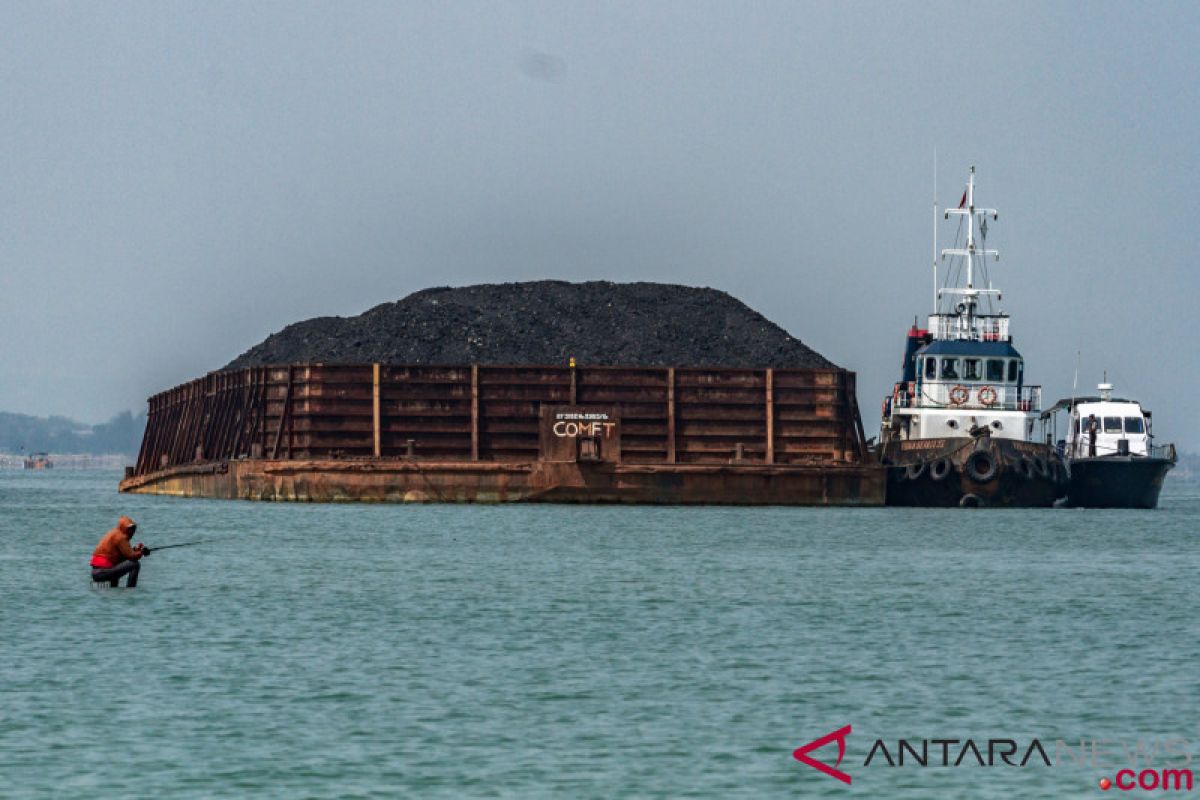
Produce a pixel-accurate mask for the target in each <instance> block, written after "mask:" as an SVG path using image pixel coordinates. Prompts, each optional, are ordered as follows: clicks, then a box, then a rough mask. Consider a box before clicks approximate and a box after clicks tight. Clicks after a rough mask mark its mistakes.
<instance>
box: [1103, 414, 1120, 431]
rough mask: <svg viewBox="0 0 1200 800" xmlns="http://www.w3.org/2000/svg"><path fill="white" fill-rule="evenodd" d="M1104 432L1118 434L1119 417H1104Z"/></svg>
mask: <svg viewBox="0 0 1200 800" xmlns="http://www.w3.org/2000/svg"><path fill="white" fill-rule="evenodd" d="M1104 432H1105V433H1120V432H1121V418H1120V417H1105V418H1104Z"/></svg>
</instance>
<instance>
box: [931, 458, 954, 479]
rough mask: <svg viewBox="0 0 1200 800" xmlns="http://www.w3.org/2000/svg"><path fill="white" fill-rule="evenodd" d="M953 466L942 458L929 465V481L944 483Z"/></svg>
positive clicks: (946, 459) (948, 460)
mask: <svg viewBox="0 0 1200 800" xmlns="http://www.w3.org/2000/svg"><path fill="white" fill-rule="evenodd" d="M953 466H954V465H953V464H951V463H950V459H948V458H946V457H945V456H942V457H941V458H939V459H938V460H937V461H934V462H933V463H932V464H930V465H929V479H930V480H933V481H944V480H946V478H948V477H949V476H950V472H951V469H952V468H953Z"/></svg>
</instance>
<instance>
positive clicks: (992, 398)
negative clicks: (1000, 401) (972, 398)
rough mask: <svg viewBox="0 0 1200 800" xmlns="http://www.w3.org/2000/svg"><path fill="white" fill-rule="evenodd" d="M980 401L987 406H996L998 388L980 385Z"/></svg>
mask: <svg viewBox="0 0 1200 800" xmlns="http://www.w3.org/2000/svg"><path fill="white" fill-rule="evenodd" d="M978 397H979V402H981V403H983V404H984V405H985V406H994V405H995V404H996V390H995V389H994V388H992V387H991V386H980V387H979V395H978Z"/></svg>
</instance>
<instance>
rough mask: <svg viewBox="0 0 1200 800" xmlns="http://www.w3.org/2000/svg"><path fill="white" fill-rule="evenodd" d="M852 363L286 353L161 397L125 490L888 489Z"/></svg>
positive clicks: (488, 497)
mask: <svg viewBox="0 0 1200 800" xmlns="http://www.w3.org/2000/svg"><path fill="white" fill-rule="evenodd" d="M884 489H885V479H884V470H883V469H882V468H880V466H879V465H878V464H877V463H874V462H873V460H872V459H870V458H869V457H868V455H867V451H866V447H865V441H864V437H863V432H862V424H861V421H860V418H859V414H858V408H857V405H856V402H855V376H854V373H852V372H849V371H846V370H843V369H838V368H828V369H732V368H675V367H666V368H659V367H620V366H598V367H591V366H588V367H575V366H572V365H570V364H569V363H568V364H566V365H563V366H496V365H448V366H438V365H414V364H407V365H404V364H384V363H370V364H292V365H285V366H272V367H246V368H241V369H228V370H222V371H219V372H214V373H211V374H209V375H206V376H204V377H202V378H199V379H196V380H193V381H191V382H189V383H186V384H183V385H181V386H177V387H175V388H173V389H170V390H168V391H165V392H163V393H161V394H158V395H155V396H154V397H152V398H150V401H149V416H148V422H147V426H146V433H145V437H144V440H143V442H142V446H141V451H140V453H139V455H138V460H137V464H136V466H133V467H129V468H127V470H126V476H125V479H124V480H123V481H122V482H121V484H120V490H121V491H122V492H135V493H147V494H162V495H175V496H181V497H211V498H225V499H237V498H240V499H247V500H291V501H380V502H535V501H541V502H558V503H670V504H676V503H677V504H737V505H763V504H780V505H862V506H877V505H882V504H883V502H884Z"/></svg>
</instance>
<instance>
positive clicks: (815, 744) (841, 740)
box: [792, 725, 851, 784]
mask: <svg viewBox="0 0 1200 800" xmlns="http://www.w3.org/2000/svg"><path fill="white" fill-rule="evenodd" d="M850 730H851V728H850V726H849V725H847V726H846V727H844V728H838V729H837V730H836V731H834V732H833V733H827V734H825V735H824V736H822V737H821V738H820V739H813V740H812V741H811V742H809V743H808V744H806V745H802V746H800V747H797V748H796V749H795V750H793V751H792V758H794V759H796V760H797V761H799V762H800V763H801V764H807V765H808V766H810V767H812V768H814V769H817V770H820V771H821V772H824V773H825V774H826V775H829V776H830V777H833V778H837V779H838V780H839V781H841V782H842V783H846V784H848V783H850V776H849V775H847V774H846V773H844V772H842V771H841V770H840V769H838V767H840V766H841V765H842V759H843V758H845V757H846V737H847V736H849V735H850ZM834 741H836V742H837V743H838V757H837V761H836V762H835V763H834V765H833V766H832V767H831V766H829V765H828V764H824V763H822V762H820V761H817V760H816V759H815V758H813V757H812V756H810V755H809V753H811V752H812V751H813V750H819V749H821V748H822V747H824V746H825V745H827V744H829V743H830V742H834Z"/></svg>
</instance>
